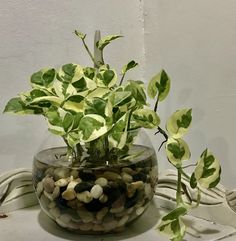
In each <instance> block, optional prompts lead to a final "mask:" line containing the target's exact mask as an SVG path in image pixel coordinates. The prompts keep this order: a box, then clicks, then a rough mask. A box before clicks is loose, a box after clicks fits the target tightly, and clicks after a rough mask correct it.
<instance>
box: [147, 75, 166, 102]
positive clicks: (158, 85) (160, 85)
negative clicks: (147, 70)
mask: <svg viewBox="0 0 236 241" xmlns="http://www.w3.org/2000/svg"><path fill="white" fill-rule="evenodd" d="M169 91H170V78H169V76H168V75H167V73H166V72H165V70H161V71H160V72H159V73H158V74H157V75H155V76H154V77H152V79H151V80H150V81H149V83H148V88H147V93H148V96H149V97H150V98H152V99H154V98H155V97H156V96H158V100H159V101H163V100H164V99H165V98H166V97H167V95H168V94H169Z"/></svg>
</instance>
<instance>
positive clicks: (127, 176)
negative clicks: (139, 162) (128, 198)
mask: <svg viewBox="0 0 236 241" xmlns="http://www.w3.org/2000/svg"><path fill="white" fill-rule="evenodd" d="M121 177H122V179H123V181H124V182H126V183H131V182H132V181H133V177H132V176H131V175H130V174H128V173H126V172H122V173H121Z"/></svg>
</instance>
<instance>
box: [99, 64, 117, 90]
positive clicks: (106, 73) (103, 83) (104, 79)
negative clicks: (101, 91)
mask: <svg viewBox="0 0 236 241" xmlns="http://www.w3.org/2000/svg"><path fill="white" fill-rule="evenodd" d="M96 77H97V86H98V87H108V88H110V87H112V86H114V85H115V84H116V81H117V74H116V71H115V70H114V69H104V68H102V69H100V70H99V73H98V74H97V76H96Z"/></svg>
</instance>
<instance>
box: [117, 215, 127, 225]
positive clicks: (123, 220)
mask: <svg viewBox="0 0 236 241" xmlns="http://www.w3.org/2000/svg"><path fill="white" fill-rule="evenodd" d="M128 220H129V215H125V216H123V217H122V218H121V219H120V220H119V221H118V224H117V227H121V226H124V225H125V224H126V223H127V222H128Z"/></svg>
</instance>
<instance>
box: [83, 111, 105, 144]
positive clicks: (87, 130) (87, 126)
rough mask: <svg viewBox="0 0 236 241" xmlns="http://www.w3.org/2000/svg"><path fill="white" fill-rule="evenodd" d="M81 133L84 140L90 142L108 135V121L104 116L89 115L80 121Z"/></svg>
mask: <svg viewBox="0 0 236 241" xmlns="http://www.w3.org/2000/svg"><path fill="white" fill-rule="evenodd" d="M79 131H80V132H81V136H82V140H83V141H84V142H89V141H93V140H95V139H97V138H98V137H100V136H102V135H104V134H105V133H107V131H108V127H107V125H106V120H105V119H104V118H103V117H102V116H100V115H96V114H89V115H85V116H84V117H82V119H81V120H80V123H79Z"/></svg>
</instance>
